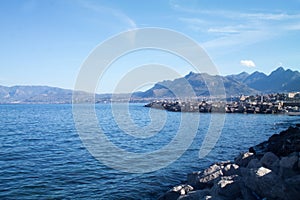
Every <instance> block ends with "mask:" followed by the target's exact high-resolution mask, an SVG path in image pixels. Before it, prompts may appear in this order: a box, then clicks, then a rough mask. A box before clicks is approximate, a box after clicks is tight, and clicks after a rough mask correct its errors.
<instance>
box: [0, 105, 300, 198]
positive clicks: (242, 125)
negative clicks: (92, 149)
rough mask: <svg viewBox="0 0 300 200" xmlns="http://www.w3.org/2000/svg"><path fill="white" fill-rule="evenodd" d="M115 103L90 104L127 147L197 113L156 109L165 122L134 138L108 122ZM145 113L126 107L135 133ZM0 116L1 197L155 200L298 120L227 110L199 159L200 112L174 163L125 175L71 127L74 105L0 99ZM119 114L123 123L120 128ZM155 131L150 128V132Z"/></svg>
mask: <svg viewBox="0 0 300 200" xmlns="http://www.w3.org/2000/svg"><path fill="white" fill-rule="evenodd" d="M118 106H119V107H118V109H117V110H118V112H117V113H114V115H113V114H112V111H111V106H110V105H96V112H97V117H98V120H99V124H100V126H101V127H102V129H103V131H104V132H105V134H106V136H107V137H108V138H109V139H110V140H111V141H112V142H113V143H114V144H115V145H116V146H118V147H120V148H122V149H125V150H126V151H129V152H130V151H131V152H139V153H143V152H151V151H154V150H158V149H160V148H162V147H163V146H164V145H166V144H168V143H169V142H170V141H171V140H172V138H173V137H174V134H176V131H177V129H178V127H179V125H180V119H181V115H182V114H183V115H191V116H192V117H195V119H196V118H197V117H199V114H198V113H171V112H168V113H166V112H165V111H155V112H161V114H157V113H156V114H154V115H152V120H153V121H155V122H156V123H157V124H158V126H160V125H161V124H160V123H159V122H160V120H161V119H160V118H161V117H162V116H165V118H166V122H165V125H164V126H163V127H162V129H161V130H160V131H159V132H157V134H155V135H153V136H152V137H149V138H146V139H145V138H135V137H134V136H133V135H130V134H129V135H128V134H126V133H124V131H122V130H121V129H120V127H119V126H118V124H117V122H116V121H115V120H114V116H115V115H120V119H122V115H123V114H124V113H126V112H127V110H126V109H125V108H124V106H123V105H121V104H120V105H118ZM149 111H150V109H149V108H144V107H143V106H142V104H132V105H130V109H129V114H130V117H131V120H132V122H134V123H135V124H137V126H139V127H141V129H139V130H140V131H144V130H145V127H147V126H148V125H149V124H150V123H151V119H150V117H149V116H150V113H149ZM215 115H220V114H215ZM0 116H1V117H0V199H156V198H157V197H158V196H159V195H160V194H162V193H163V192H165V191H167V190H168V189H169V188H170V187H172V186H174V185H176V184H179V183H181V182H182V181H184V180H185V179H186V174H187V173H189V172H192V171H196V170H201V169H203V168H205V167H207V166H208V165H209V164H211V163H212V162H215V161H221V160H232V159H233V158H234V157H235V156H236V155H237V154H238V153H239V152H241V151H247V149H248V148H249V147H250V146H252V145H255V144H257V143H260V142H262V141H264V140H266V139H267V138H268V137H269V136H270V135H272V134H274V133H279V132H280V131H281V130H283V129H285V128H287V127H288V126H290V125H293V124H295V123H298V122H299V119H300V118H299V117H289V116H286V115H245V114H227V115H226V118H225V119H226V120H225V124H224V128H223V130H222V134H221V137H220V138H219V140H218V142H217V144H216V146H215V148H214V149H213V150H212V151H211V152H210V153H209V154H208V156H206V157H205V158H203V159H199V158H198V153H199V149H200V146H201V144H202V141H203V139H204V136H205V134H206V131H207V129H208V125H209V121H210V119H211V114H201V115H200V125H199V129H198V132H197V135H196V137H195V138H194V140H193V143H192V145H191V146H190V147H189V149H188V150H187V151H186V152H185V153H184V154H183V155H182V156H181V157H180V158H179V159H178V160H177V161H175V162H174V163H172V164H170V165H169V166H167V167H165V168H163V169H160V170H158V171H155V172H151V173H145V174H130V173H125V172H121V171H118V170H115V169H112V168H109V167H107V166H105V165H104V164H102V163H101V162H99V161H98V160H96V159H95V158H94V157H93V156H91V154H90V153H89V151H88V150H87V149H86V148H85V147H84V145H83V144H82V142H81V140H80V138H79V136H78V134H77V132H76V129H75V125H74V121H73V115H72V105H0ZM124 116H126V115H124ZM125 119H126V117H124V121H123V122H122V124H123V125H124V124H125V126H126V123H128V120H127V121H126V120H125ZM183 128H185V129H186V131H188V130H189V127H183ZM159 129H160V127H157V130H159ZM157 130H156V129H155V126H154V129H153V130H148V131H153V132H154V133H155V132H156V131H157ZM87 131H88V130H87ZM126 131H127V133H128V131H130V130H126ZM133 131H136V130H133ZM133 134H134V133H133ZM153 164H155V163H153Z"/></svg>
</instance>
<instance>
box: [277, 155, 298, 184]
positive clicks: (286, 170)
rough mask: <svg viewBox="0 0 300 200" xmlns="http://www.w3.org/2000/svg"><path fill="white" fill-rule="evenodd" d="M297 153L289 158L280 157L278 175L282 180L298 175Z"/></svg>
mask: <svg viewBox="0 0 300 200" xmlns="http://www.w3.org/2000/svg"><path fill="white" fill-rule="evenodd" d="M298 159H299V158H298V153H297V152H295V153H293V154H291V155H289V156H286V157H282V158H281V160H280V162H279V166H280V169H279V174H280V176H281V177H282V178H289V177H291V176H295V175H297V174H299V172H298V170H297V168H298Z"/></svg>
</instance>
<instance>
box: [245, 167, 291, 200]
mask: <svg viewBox="0 0 300 200" xmlns="http://www.w3.org/2000/svg"><path fill="white" fill-rule="evenodd" d="M242 173H243V180H244V183H245V186H246V187H248V188H249V189H250V190H252V191H253V192H255V193H256V194H257V195H259V196H260V197H261V198H263V197H266V198H267V199H285V190H286V187H285V185H284V183H283V181H282V180H281V178H280V177H279V176H278V175H276V174H275V173H273V172H272V171H271V170H270V169H268V168H265V167H260V168H259V169H257V170H253V169H250V170H248V171H247V170H242Z"/></svg>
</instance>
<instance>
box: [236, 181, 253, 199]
mask: <svg viewBox="0 0 300 200" xmlns="http://www.w3.org/2000/svg"><path fill="white" fill-rule="evenodd" d="M239 187H240V190H241V194H242V198H241V199H245V200H257V197H256V196H255V194H254V193H253V192H252V191H251V190H250V189H249V188H247V187H246V186H245V184H244V182H243V181H239Z"/></svg>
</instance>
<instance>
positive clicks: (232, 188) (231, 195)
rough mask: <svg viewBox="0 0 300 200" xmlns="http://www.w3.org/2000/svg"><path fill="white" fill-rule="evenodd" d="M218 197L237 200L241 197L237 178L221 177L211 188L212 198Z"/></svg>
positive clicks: (235, 176) (234, 176)
mask: <svg viewBox="0 0 300 200" xmlns="http://www.w3.org/2000/svg"><path fill="white" fill-rule="evenodd" d="M215 196H220V197H224V198H225V199H237V198H239V197H241V196H242V195H241V191H240V187H239V176H237V175H233V176H222V177H221V179H220V180H219V181H218V182H217V183H216V184H214V187H213V188H212V197H215Z"/></svg>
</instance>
